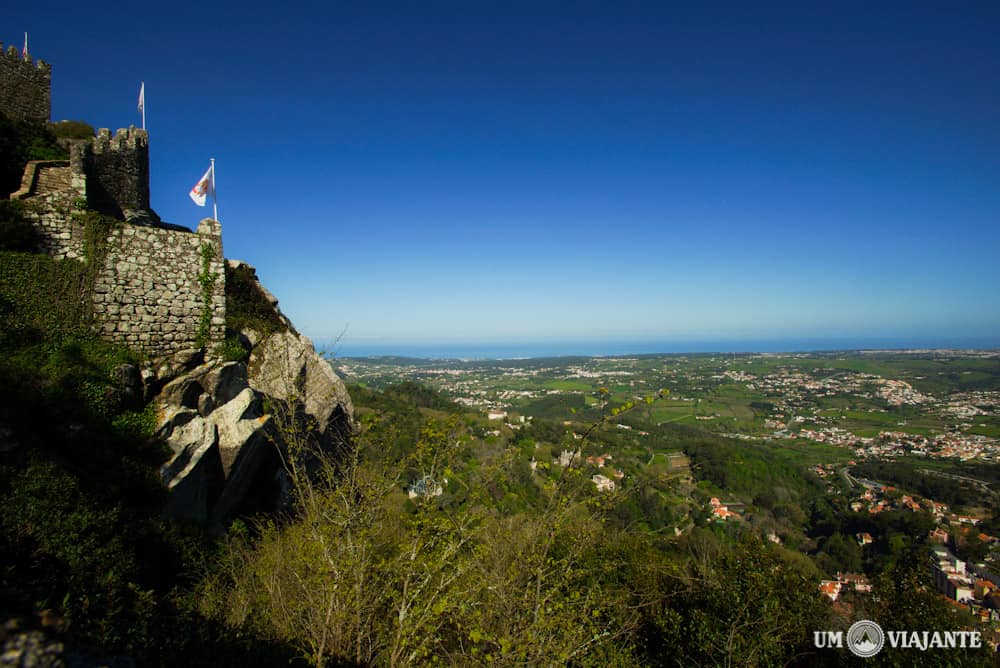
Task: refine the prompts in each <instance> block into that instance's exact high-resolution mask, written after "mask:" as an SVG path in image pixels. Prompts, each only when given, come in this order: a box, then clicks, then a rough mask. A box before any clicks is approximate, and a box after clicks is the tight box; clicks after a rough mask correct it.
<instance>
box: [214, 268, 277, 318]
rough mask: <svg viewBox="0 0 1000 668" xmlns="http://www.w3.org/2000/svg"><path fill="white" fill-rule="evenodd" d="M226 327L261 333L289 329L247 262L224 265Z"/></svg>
mask: <svg viewBox="0 0 1000 668" xmlns="http://www.w3.org/2000/svg"><path fill="white" fill-rule="evenodd" d="M226 329H229V330H232V331H233V332H239V331H241V330H244V329H253V330H256V331H257V332H260V333H261V334H270V333H272V332H281V331H285V330H286V329H288V327H287V326H286V325H285V323H284V322H282V321H281V318H279V317H278V313H277V311H276V310H275V308H274V307H273V306H272V305H271V302H269V301H268V300H267V297H265V296H264V293H262V292H261V291H260V288H258V287H257V277H256V275H255V274H254V271H253V269H251V268H249V267H247V266H241V267H237V268H235V269H234V268H232V267H230V266H229V265H228V264H227V265H226Z"/></svg>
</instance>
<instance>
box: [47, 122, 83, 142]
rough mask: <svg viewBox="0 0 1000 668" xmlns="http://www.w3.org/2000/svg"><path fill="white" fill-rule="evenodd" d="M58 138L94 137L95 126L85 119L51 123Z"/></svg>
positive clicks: (52, 129) (50, 127) (51, 127)
mask: <svg viewBox="0 0 1000 668" xmlns="http://www.w3.org/2000/svg"><path fill="white" fill-rule="evenodd" d="M49 129H50V130H51V131H52V134H53V135H54V136H55V137H56V138H57V139H92V138H93V137H94V126H92V125H90V124H89V123H85V122H83V121H59V122H58V123H52V124H51V125H49Z"/></svg>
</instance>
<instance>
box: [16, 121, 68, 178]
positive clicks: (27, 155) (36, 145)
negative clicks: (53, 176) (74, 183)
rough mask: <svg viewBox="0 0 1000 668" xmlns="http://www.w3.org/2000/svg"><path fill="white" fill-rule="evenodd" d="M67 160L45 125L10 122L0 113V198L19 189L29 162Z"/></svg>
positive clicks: (65, 154)
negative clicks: (25, 167)
mask: <svg viewBox="0 0 1000 668" xmlns="http://www.w3.org/2000/svg"><path fill="white" fill-rule="evenodd" d="M68 157H69V155H68V153H67V152H66V150H65V149H63V148H62V147H61V146H59V142H58V141H57V140H56V137H55V135H54V134H52V132H51V131H50V130H49V128H48V125H47V124H45V123H38V122H31V121H19V120H13V119H10V118H7V117H6V116H5V115H3V114H2V113H0V197H7V196H8V195H9V194H10V193H12V192H14V191H16V190H17V189H18V188H19V187H20V186H21V176H22V175H23V174H24V166H25V165H26V164H27V163H28V161H29V160H65V159H66V158H68Z"/></svg>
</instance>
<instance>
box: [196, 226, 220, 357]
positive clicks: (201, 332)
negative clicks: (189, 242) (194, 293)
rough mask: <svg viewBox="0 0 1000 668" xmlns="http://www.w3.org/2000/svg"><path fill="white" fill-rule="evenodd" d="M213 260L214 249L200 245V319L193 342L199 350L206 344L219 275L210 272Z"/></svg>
mask: <svg viewBox="0 0 1000 668" xmlns="http://www.w3.org/2000/svg"><path fill="white" fill-rule="evenodd" d="M214 259H215V249H214V248H213V247H212V245H211V244H208V243H205V242H202V244H201V271H199V272H198V285H200V286H201V304H202V309H201V318H200V320H199V321H198V333H197V335H196V336H195V342H196V344H197V345H198V347H199V348H204V347H205V346H206V345H207V344H208V339H209V334H210V332H211V327H212V293H213V292H214V291H215V281H217V280H218V279H219V274H217V273H216V272H213V271H212V261H213V260H214Z"/></svg>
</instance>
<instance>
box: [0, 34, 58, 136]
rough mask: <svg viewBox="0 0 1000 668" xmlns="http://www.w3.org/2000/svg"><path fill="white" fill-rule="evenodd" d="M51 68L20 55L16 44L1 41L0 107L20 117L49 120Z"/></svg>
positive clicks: (1, 109) (0, 109)
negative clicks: (4, 43)
mask: <svg viewBox="0 0 1000 668" xmlns="http://www.w3.org/2000/svg"><path fill="white" fill-rule="evenodd" d="M51 86H52V68H51V66H49V64H48V63H45V62H42V61H38V62H37V63H34V62H32V60H31V57H30V56H29V57H28V58H23V57H22V56H21V52H20V51H18V50H17V47H15V46H9V47H7V50H6V51H4V50H3V44H2V43H0V111H2V112H3V113H4V114H6V115H7V116H8V117H9V118H12V119H15V120H19V121H37V122H39V123H45V122H48V120H49V116H50V115H51V113H52V98H51V92H50V91H51Z"/></svg>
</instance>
